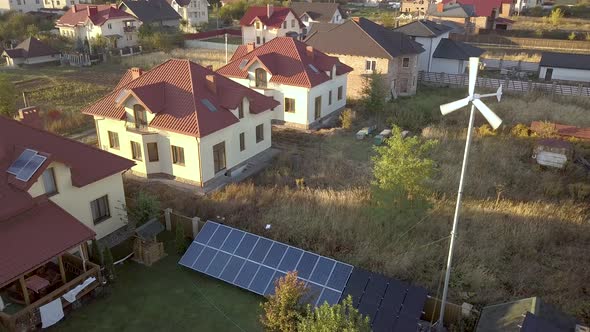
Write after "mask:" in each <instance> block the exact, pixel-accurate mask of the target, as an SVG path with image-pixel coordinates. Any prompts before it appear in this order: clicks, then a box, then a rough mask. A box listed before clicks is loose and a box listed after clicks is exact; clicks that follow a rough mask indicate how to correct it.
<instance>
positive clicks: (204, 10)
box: [167, 0, 209, 32]
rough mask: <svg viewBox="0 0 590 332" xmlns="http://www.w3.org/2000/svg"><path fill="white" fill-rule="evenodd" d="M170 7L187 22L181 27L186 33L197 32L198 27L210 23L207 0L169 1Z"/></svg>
mask: <svg viewBox="0 0 590 332" xmlns="http://www.w3.org/2000/svg"><path fill="white" fill-rule="evenodd" d="M167 1H168V3H169V4H170V6H172V8H173V9H174V10H176V12H177V13H178V14H180V16H181V17H182V19H183V20H185V21H186V23H187V24H186V25H184V26H181V28H183V29H184V30H185V31H186V32H197V29H196V27H197V26H199V25H201V24H206V23H207V22H209V11H208V6H209V3H208V2H207V1H206V0H167Z"/></svg>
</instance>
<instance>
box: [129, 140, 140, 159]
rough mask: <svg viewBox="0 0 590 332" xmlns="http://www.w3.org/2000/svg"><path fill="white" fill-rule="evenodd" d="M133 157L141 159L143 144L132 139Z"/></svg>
mask: <svg viewBox="0 0 590 332" xmlns="http://www.w3.org/2000/svg"><path fill="white" fill-rule="evenodd" d="M131 158H133V159H134V160H139V161H141V160H142V159H141V145H139V143H137V142H134V141H131Z"/></svg>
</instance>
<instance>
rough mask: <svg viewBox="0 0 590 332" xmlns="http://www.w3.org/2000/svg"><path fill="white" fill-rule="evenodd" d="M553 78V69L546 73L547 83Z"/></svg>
mask: <svg viewBox="0 0 590 332" xmlns="http://www.w3.org/2000/svg"><path fill="white" fill-rule="evenodd" d="M552 78H553V68H547V71H546V72H545V81H551V79H552Z"/></svg>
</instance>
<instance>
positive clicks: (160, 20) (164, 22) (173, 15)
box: [119, 0, 181, 28]
mask: <svg viewBox="0 0 590 332" xmlns="http://www.w3.org/2000/svg"><path fill="white" fill-rule="evenodd" d="M119 10H122V11H124V12H126V13H128V14H131V15H133V16H134V17H135V18H137V19H138V20H139V21H140V22H141V24H149V25H152V26H161V27H177V28H178V27H179V26H180V19H181V17H180V15H179V14H178V13H177V12H176V10H174V9H173V8H172V6H171V5H170V4H168V2H166V1H165V0H123V1H122V2H121V3H120V4H119Z"/></svg>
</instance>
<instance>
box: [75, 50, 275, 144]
mask: <svg viewBox="0 0 590 332" xmlns="http://www.w3.org/2000/svg"><path fill="white" fill-rule="evenodd" d="M207 75H214V78H215V82H216V93H213V92H212V90H211V89H210V88H209V87H208V86H207V78H206V76H207ZM128 93H134V94H135V96H137V97H138V98H139V99H140V100H141V102H142V103H143V104H144V105H145V106H146V108H147V109H148V110H149V111H151V112H155V117H154V119H153V120H152V121H151V123H150V124H149V126H150V127H153V128H159V129H163V130H167V131H172V132H177V133H181V134H185V135H190V136H195V137H204V136H207V135H209V134H211V133H213V132H216V131H218V130H220V129H223V128H226V127H228V126H230V125H232V124H234V123H237V122H238V121H239V120H238V119H237V118H236V116H234V115H233V113H232V112H230V111H229V109H235V108H237V107H238V105H239V103H240V102H241V101H242V100H243V98H248V100H249V101H250V112H251V113H253V114H258V113H262V112H264V111H267V110H270V109H272V108H274V107H276V106H278V105H279V103H278V102H277V101H275V100H274V99H273V98H272V97H266V96H264V95H262V94H260V93H258V92H256V91H254V90H252V89H248V88H246V87H244V86H242V85H240V84H238V83H236V82H233V81H232V80H230V79H228V78H225V77H223V76H221V75H219V74H217V73H215V72H214V71H212V70H210V69H207V68H205V67H203V66H200V65H198V64H196V63H194V62H191V61H189V60H178V59H171V60H168V61H166V62H164V63H162V64H160V65H158V66H156V67H155V68H153V69H152V70H150V71H148V72H146V73H144V74H143V75H141V76H140V77H139V78H137V79H135V80H131V74H130V73H129V72H128V73H126V74H125V75H123V78H122V79H121V81H120V82H119V84H117V87H116V88H115V90H113V91H112V92H111V93H109V94H108V95H106V96H105V97H103V98H102V99H100V100H99V101H97V102H96V103H94V104H92V105H91V106H89V107H87V108H86V109H84V110H82V112H83V113H85V114H89V115H94V116H99V117H107V118H111V119H118V120H119V119H124V118H125V109H124V107H123V106H119V105H117V102H116V100H117V97H119V96H123V95H125V94H128ZM154 96H158V98H155V97H154ZM160 96H161V97H160ZM205 99H206V100H209V101H210V102H211V104H213V105H214V106H215V108H217V111H216V112H212V111H210V110H209V109H208V108H207V107H206V106H205V105H204V104H203V100H205Z"/></svg>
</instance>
